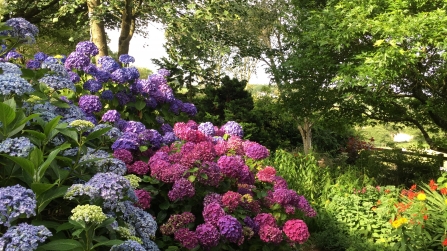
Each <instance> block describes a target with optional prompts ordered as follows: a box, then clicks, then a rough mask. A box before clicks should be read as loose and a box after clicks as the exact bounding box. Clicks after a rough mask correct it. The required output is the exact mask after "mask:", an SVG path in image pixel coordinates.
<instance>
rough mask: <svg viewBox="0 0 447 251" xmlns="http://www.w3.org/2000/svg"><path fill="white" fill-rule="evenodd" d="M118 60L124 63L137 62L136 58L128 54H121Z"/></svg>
mask: <svg viewBox="0 0 447 251" xmlns="http://www.w3.org/2000/svg"><path fill="white" fill-rule="evenodd" d="M118 60H119V61H120V62H121V63H123V64H130V63H135V58H134V57H132V56H130V55H128V54H122V55H120V56H119V59H118Z"/></svg>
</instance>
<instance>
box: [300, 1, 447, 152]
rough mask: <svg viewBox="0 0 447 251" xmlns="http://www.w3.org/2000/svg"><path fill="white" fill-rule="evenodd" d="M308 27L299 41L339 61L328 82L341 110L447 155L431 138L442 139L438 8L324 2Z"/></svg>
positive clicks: (442, 45)
mask: <svg viewBox="0 0 447 251" xmlns="http://www.w3.org/2000/svg"><path fill="white" fill-rule="evenodd" d="M309 20H313V23H314V26H313V28H312V29H310V30H308V31H307V32H306V33H305V36H308V37H310V38H312V39H314V41H315V44H317V45H318V46H319V48H322V49H323V48H331V49H332V50H337V51H339V52H340V55H342V56H343V58H341V59H340V61H339V62H340V69H339V70H338V72H337V74H336V76H335V77H334V78H333V83H334V84H335V85H336V86H337V88H339V89H343V90H344V91H346V92H347V93H346V95H345V99H344V103H343V104H342V106H341V107H340V109H344V110H346V111H352V110H355V111H357V112H359V113H361V114H362V115H363V116H365V117H367V118H371V119H375V120H378V121H381V122H384V123H403V124H405V125H409V126H414V127H416V128H418V129H419V130H420V131H421V132H422V134H423V135H424V138H425V140H426V142H427V143H428V144H429V145H430V147H431V148H432V149H435V150H443V151H445V150H447V147H446V146H445V145H442V144H439V143H440V142H437V141H436V140H434V139H433V138H432V137H431V135H430V132H432V131H437V130H441V131H443V132H447V82H446V80H447V64H446V57H447V50H446V49H447V48H446V47H447V36H446V35H447V31H446V30H445V29H444V27H445V26H446V25H447V6H446V5H445V2H444V1H440V0H434V1H428V0H422V1H413V0H412V1H402V0H397V1H394V0H393V1H391V0H381V1H368V0H363V1H354V0H341V1H330V2H329V4H328V5H327V6H325V8H323V9H322V10H320V11H315V12H314V13H313V14H312V17H311V19H309Z"/></svg>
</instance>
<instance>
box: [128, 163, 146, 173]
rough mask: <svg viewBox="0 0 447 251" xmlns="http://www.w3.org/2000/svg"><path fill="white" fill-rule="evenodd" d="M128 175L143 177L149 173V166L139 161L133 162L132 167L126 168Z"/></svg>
mask: <svg viewBox="0 0 447 251" xmlns="http://www.w3.org/2000/svg"><path fill="white" fill-rule="evenodd" d="M127 172H128V173H134V174H138V175H145V174H146V173H148V172H149V165H148V164H147V163H146V162H144V161H141V160H138V161H135V162H134V163H133V164H132V165H128V166H127Z"/></svg>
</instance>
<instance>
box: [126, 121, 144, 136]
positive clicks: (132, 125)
mask: <svg viewBox="0 0 447 251" xmlns="http://www.w3.org/2000/svg"><path fill="white" fill-rule="evenodd" d="M144 130H146V126H145V125H144V124H143V123H141V122H138V121H128V122H127V124H126V126H125V127H124V129H123V132H133V133H140V132H142V131H144Z"/></svg>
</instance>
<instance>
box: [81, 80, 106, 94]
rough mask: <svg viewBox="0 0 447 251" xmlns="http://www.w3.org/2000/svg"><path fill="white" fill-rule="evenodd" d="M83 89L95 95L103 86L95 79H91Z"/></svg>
mask: <svg viewBox="0 0 447 251" xmlns="http://www.w3.org/2000/svg"><path fill="white" fill-rule="evenodd" d="M83 88H84V89H85V90H88V91H90V93H91V94H94V93H96V92H98V91H100V90H101V89H102V84H101V83H100V82H98V81H96V80H94V79H89V80H87V81H85V83H84V85H83Z"/></svg>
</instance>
